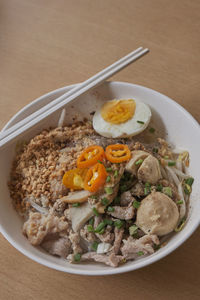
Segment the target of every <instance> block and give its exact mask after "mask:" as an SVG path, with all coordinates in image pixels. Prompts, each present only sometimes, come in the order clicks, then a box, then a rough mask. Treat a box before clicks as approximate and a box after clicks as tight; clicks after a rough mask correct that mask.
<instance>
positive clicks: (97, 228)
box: [94, 222, 106, 233]
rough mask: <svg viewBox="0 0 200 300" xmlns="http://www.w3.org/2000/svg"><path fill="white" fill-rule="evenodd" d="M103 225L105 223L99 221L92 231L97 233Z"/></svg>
mask: <svg viewBox="0 0 200 300" xmlns="http://www.w3.org/2000/svg"><path fill="white" fill-rule="evenodd" d="M105 226H106V224H105V223H104V222H101V223H99V225H98V226H97V227H96V228H95V230H94V232H96V233H99V232H100V231H101V230H102V229H103V228H104V227H105Z"/></svg>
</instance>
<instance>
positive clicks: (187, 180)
mask: <svg viewBox="0 0 200 300" xmlns="http://www.w3.org/2000/svg"><path fill="white" fill-rule="evenodd" d="M193 182H194V178H192V177H189V178H187V179H185V183H186V184H188V185H189V186H192V184H193Z"/></svg>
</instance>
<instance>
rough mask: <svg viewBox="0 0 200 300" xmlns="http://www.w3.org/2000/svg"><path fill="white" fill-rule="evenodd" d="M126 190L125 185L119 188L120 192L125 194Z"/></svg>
mask: <svg viewBox="0 0 200 300" xmlns="http://www.w3.org/2000/svg"><path fill="white" fill-rule="evenodd" d="M126 190H127V185H126V184H123V185H121V186H120V191H121V192H125V191H126Z"/></svg>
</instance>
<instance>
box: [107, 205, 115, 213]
mask: <svg viewBox="0 0 200 300" xmlns="http://www.w3.org/2000/svg"><path fill="white" fill-rule="evenodd" d="M107 211H108V212H113V211H115V209H114V207H113V206H108V208H107Z"/></svg>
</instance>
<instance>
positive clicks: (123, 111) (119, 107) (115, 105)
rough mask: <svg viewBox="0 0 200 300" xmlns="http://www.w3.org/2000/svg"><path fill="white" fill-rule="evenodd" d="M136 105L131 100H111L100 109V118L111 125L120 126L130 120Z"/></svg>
mask: <svg viewBox="0 0 200 300" xmlns="http://www.w3.org/2000/svg"><path fill="white" fill-rule="evenodd" d="M135 108H136V103H135V101H134V100H133V99H128V100H112V101H109V102H107V103H105V104H104V105H103V106H102V108H101V116H102V118H103V119H104V120H105V121H106V122H109V123H111V124H121V123H125V122H126V121H128V120H130V119H131V118H132V117H133V115H134V113H135Z"/></svg>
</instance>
